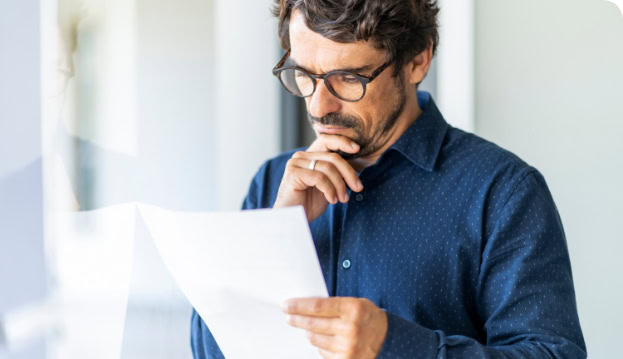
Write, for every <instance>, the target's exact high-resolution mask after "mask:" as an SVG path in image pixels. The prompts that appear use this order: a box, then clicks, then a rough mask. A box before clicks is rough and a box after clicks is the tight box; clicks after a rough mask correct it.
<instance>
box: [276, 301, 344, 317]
mask: <svg viewBox="0 0 623 359" xmlns="http://www.w3.org/2000/svg"><path fill="white" fill-rule="evenodd" d="M348 299H350V298H343V297H331V298H316V297H313V298H293V299H288V300H286V301H285V302H284V303H283V306H282V310H283V311H284V312H285V313H286V314H294V315H307V316H313V317H328V318H331V317H339V316H340V315H341V314H342V313H341V310H342V307H343V305H344V302H346V301H347V300H348Z"/></svg>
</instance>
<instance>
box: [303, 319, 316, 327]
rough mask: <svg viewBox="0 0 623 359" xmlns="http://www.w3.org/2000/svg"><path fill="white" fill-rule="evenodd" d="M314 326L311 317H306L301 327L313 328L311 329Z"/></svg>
mask: <svg viewBox="0 0 623 359" xmlns="http://www.w3.org/2000/svg"><path fill="white" fill-rule="evenodd" d="M314 324H315V323H314V318H312V317H308V318H305V319H304V320H303V325H304V326H305V327H306V328H313V327H314Z"/></svg>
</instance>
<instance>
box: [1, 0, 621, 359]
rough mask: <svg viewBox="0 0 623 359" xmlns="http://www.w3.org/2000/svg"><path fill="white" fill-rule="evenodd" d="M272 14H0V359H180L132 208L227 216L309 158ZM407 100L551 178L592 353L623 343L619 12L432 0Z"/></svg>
mask: <svg viewBox="0 0 623 359" xmlns="http://www.w3.org/2000/svg"><path fill="white" fill-rule="evenodd" d="M271 4H272V2H271V1H269V0H260V1H257V0H255V1H250V0H244V1H231V0H177V1H170V0H149V1H148V0H106V1H103V0H0V359H4V358H7V359H8V358H11V359H13V358H84V357H88V358H115V357H123V358H189V357H190V355H191V354H190V348H189V335H190V328H189V324H190V314H191V307H190V304H189V303H188V302H187V301H186V299H185V298H184V295H183V294H182V293H181V292H180V291H179V289H178V288H177V286H176V285H175V283H174V281H173V280H172V279H171V278H170V276H169V275H168V272H167V270H166V267H165V266H164V264H163V262H162V261H161V259H160V257H159V255H158V253H157V251H156V249H155V247H154V246H153V242H152V241H151V238H149V233H148V232H147V231H146V230H145V228H144V224H143V223H142V221H141V219H140V217H137V216H136V215H135V211H134V210H133V207H132V205H130V204H127V203H131V202H134V201H141V202H146V203H151V204H155V205H159V206H162V207H165V208H168V209H174V210H185V211H211V210H235V209H237V208H239V206H240V204H241V202H242V199H243V198H244V196H245V194H246V190H247V187H248V185H249V182H250V180H251V178H252V176H253V175H254V173H255V172H256V171H257V169H258V168H259V166H260V165H261V164H262V163H263V162H264V161H265V160H266V159H268V158H270V157H272V156H275V155H276V154H278V153H279V152H281V151H283V150H287V149H291V148H296V147H299V146H304V145H306V144H309V143H310V142H311V140H312V139H313V133H312V132H311V131H310V129H309V128H308V127H307V122H306V119H305V108H304V102H302V101H301V100H298V99H295V98H293V97H292V96H290V95H288V94H287V93H285V91H284V90H282V89H281V87H280V85H279V83H278V80H277V79H275V78H274V77H273V76H272V74H271V69H272V67H273V66H274V65H275V63H276V62H277V61H278V59H279V58H280V57H281V56H282V54H283V51H282V50H281V49H280V48H279V46H278V40H277V33H276V25H277V23H276V20H275V19H274V18H273V17H272V16H271V14H270V11H269V7H270V5H271ZM440 5H441V8H442V12H441V17H440V23H441V45H440V48H439V53H438V56H437V57H436V59H435V62H434V64H433V66H432V68H431V71H430V73H429V75H428V77H427V79H426V80H425V82H424V83H423V85H422V87H421V90H425V91H429V92H431V93H432V95H433V97H434V98H435V100H436V102H437V103H438V104H439V106H440V108H441V110H442V113H444V115H445V117H446V119H447V120H448V122H450V123H451V124H453V125H454V126H457V127H460V128H463V129H465V130H468V131H473V132H475V133H476V134H478V135H480V136H482V137H484V138H486V139H488V140H491V141H493V142H495V143H497V144H499V145H500V146H502V147H505V148H507V149H509V150H511V151H513V152H515V153H516V154H518V155H519V156H520V157H522V158H523V159H524V160H525V161H527V162H528V163H530V164H532V165H533V166H535V167H536V168H538V169H539V170H540V171H541V172H542V173H543V174H544V175H545V178H546V179H547V181H548V184H549V186H550V189H551V191H552V193H553V196H554V199H555V200H556V203H557V205H558V209H559V211H560V214H561V217H562V220H563V224H564V225H565V230H566V234H567V241H568V246H569V251H570V255H571V262H572V267H573V274H574V279H575V285H576V295H577V301H578V309H579V314H580V320H581V324H582V328H583V330H584V334H585V339H586V342H587V347H588V351H589V357H592V358H612V357H616V355H619V352H620V350H619V348H618V345H617V343H618V339H619V337H620V336H621V334H623V331H621V329H620V328H621V326H620V323H621V322H622V321H623V308H622V307H621V305H620V303H622V302H623V264H622V263H621V261H620V257H621V256H620V253H621V252H622V251H623V229H621V228H622V227H621V225H620V223H621V221H622V220H623V188H622V187H623V155H622V154H621V153H622V152H623V140H622V138H623V16H622V14H621V11H620V9H618V8H617V6H616V5H614V4H613V3H611V2H607V1H603V0H546V1H543V0H539V1H537V0H526V1H521V2H517V1H507V0H504V1H500V0H460V1H459V0H443V1H440Z"/></svg>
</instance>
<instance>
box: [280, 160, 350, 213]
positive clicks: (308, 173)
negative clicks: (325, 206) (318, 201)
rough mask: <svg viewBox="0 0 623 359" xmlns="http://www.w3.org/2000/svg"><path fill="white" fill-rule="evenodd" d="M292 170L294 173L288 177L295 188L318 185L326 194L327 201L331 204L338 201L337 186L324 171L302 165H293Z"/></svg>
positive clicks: (302, 189)
mask: <svg viewBox="0 0 623 359" xmlns="http://www.w3.org/2000/svg"><path fill="white" fill-rule="evenodd" d="M293 166H294V165H293ZM291 171H292V173H291V174H292V175H291V176H288V178H289V179H290V182H291V183H292V186H293V187H294V189H295V190H298V191H304V190H307V189H308V188H310V187H316V188H317V189H318V190H319V191H320V192H322V194H324V196H325V199H326V200H327V202H329V203H331V204H336V203H337V201H338V197H337V192H336V190H335V187H334V186H333V183H332V182H331V180H330V179H329V178H328V177H327V176H326V175H325V174H324V173H322V172H320V171H312V170H310V169H307V168H300V167H292V169H291Z"/></svg>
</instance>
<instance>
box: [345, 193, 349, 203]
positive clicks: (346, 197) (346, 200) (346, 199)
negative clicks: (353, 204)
mask: <svg viewBox="0 0 623 359" xmlns="http://www.w3.org/2000/svg"><path fill="white" fill-rule="evenodd" d="M348 199H349V197H348V193H346V194H345V195H344V202H348Z"/></svg>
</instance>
